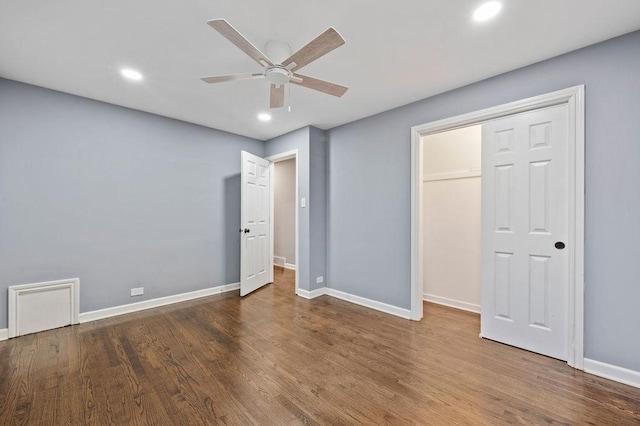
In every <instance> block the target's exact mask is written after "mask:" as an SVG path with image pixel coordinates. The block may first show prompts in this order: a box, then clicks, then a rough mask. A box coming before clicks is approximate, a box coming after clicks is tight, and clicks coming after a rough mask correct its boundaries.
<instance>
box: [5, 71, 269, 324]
mask: <svg viewBox="0 0 640 426" xmlns="http://www.w3.org/2000/svg"><path fill="white" fill-rule="evenodd" d="M242 149H244V150H247V151H250V152H252V153H254V154H256V155H260V156H262V155H264V143H263V142H261V141H256V140H252V139H249V138H245V137H241V136H236V135H232V134H229V133H224V132H220V131H216V130H212V129H208V128H205V127H199V126H196V125H192V124H187V123H184V122H180V121H176V120H171V119H167V118H162V117H159V116H155V115H151V114H146V113H143V112H138V111H133V110H129V109H126V108H121V107H116V106H113V105H109V104H105V103H101V102H96V101H92V100H89V99H84V98H80V97H76V96H72V95H67V94H63V93H60V92H54V91H51V90H47V89H42V88H38V87H34V86H29V85H26V84H22V83H17V82H13V81H9V80H5V79H0V328H5V327H7V312H6V307H7V287H8V286H9V285H13V284H24V283H32V282H38V281H49V280H57V279H63V278H73V277H78V278H80V286H81V290H80V311H81V312H86V311H92V310H95V309H100V308H105V307H111V306H117V305H122V304H127V303H132V302H138V301H141V300H145V299H150V298H156V297H161V296H167V295H171V294H176V293H183V292H187V291H192V290H198V289H202V288H206V287H212V286H216V285H222V284H229V283H234V282H238V281H239V278H240V259H239V253H240V243H239V234H238V228H239V226H240V177H239V176H240V175H239V173H240V150H242ZM138 286H144V288H145V294H144V296H142V297H135V298H132V297H130V296H129V290H130V288H131V287H138Z"/></svg>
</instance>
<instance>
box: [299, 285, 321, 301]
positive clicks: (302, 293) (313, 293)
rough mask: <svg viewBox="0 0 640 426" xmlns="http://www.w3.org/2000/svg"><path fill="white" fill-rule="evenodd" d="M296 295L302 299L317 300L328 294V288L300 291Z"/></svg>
mask: <svg viewBox="0 0 640 426" xmlns="http://www.w3.org/2000/svg"><path fill="white" fill-rule="evenodd" d="M296 294H297V295H298V296H300V297H303V298H305V299H315V298H316V297H320V296H324V295H325V294H327V288H326V287H322V288H318V289H315V290H311V291H308V290H303V289H301V288H300V289H298V291H297V292H296Z"/></svg>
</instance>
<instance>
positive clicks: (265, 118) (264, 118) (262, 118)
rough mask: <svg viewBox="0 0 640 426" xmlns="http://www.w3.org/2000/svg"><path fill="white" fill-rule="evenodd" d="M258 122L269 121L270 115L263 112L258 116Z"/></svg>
mask: <svg viewBox="0 0 640 426" xmlns="http://www.w3.org/2000/svg"><path fill="white" fill-rule="evenodd" d="M258 120H260V121H271V115H269V114H267V113H265V112H263V113H260V114H258Z"/></svg>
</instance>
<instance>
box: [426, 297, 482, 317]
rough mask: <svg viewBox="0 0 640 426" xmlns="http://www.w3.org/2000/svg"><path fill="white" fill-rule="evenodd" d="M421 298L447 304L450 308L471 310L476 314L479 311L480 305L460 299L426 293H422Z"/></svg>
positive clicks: (438, 303)
mask: <svg viewBox="0 0 640 426" xmlns="http://www.w3.org/2000/svg"><path fill="white" fill-rule="evenodd" d="M423 300H424V301H426V302H431V303H435V304H437V305H444V306H449V307H450V308H456V309H461V310H463V311H468V312H473V313H476V314H479V313H480V305H476V304H474V303H467V302H462V301H460V300H454V299H449V298H446V297H441V296H436V295H434V294H428V293H424V296H423Z"/></svg>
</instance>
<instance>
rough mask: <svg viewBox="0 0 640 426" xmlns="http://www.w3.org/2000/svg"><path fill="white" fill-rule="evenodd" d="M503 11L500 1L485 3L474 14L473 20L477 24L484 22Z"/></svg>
mask: <svg viewBox="0 0 640 426" xmlns="http://www.w3.org/2000/svg"><path fill="white" fill-rule="evenodd" d="M500 9H502V3H500V2H499V1H490V2H487V3H484V4H483V5H481V6H480V7H478V8H477V9H476V10H475V12H473V20H474V21H476V22H484V21H488V20H489V19H491V18H493V17H494V16H496V15H497V14H498V13H500Z"/></svg>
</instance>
